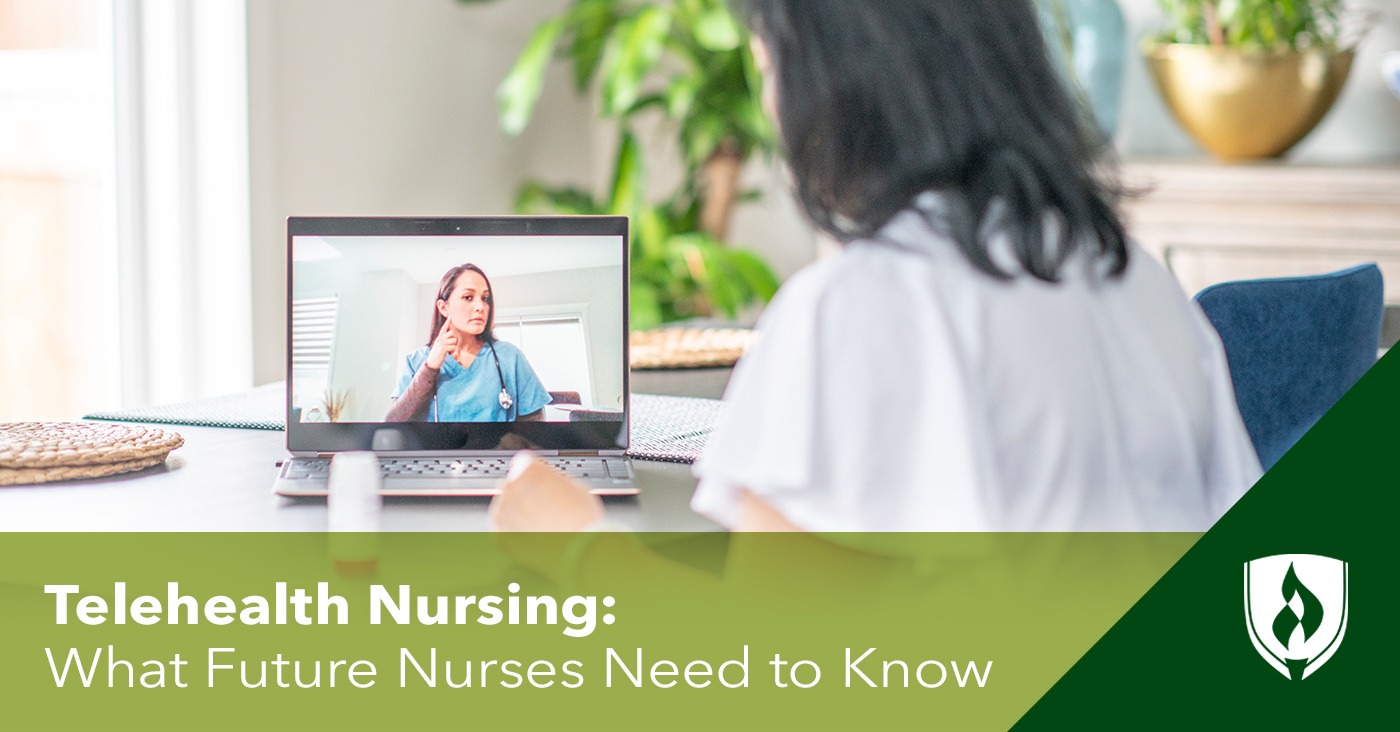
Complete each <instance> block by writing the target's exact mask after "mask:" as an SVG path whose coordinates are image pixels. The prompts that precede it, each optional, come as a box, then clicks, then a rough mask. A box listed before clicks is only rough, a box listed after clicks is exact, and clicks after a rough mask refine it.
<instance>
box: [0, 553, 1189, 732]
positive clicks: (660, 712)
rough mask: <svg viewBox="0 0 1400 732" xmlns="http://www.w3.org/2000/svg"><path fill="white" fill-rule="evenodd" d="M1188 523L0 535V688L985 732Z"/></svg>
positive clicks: (46, 694)
mask: <svg viewBox="0 0 1400 732" xmlns="http://www.w3.org/2000/svg"><path fill="white" fill-rule="evenodd" d="M1197 538H1198V536H1197V535H1146V536H1144V535H1132V534H1081V535H1067V534H1038V535H976V534H954V535H944V536H914V535H878V536H860V535H836V536H826V537H823V538H822V539H816V538H813V537H810V536H804V535H797V534H773V535H736V536H733V537H729V536H726V535H721V534H716V535H627V534H598V535H580V536H560V535H514V536H508V537H507V536H495V535H472V534H457V535H451V534H422V535H416V534H389V535H381V536H377V537H373V536H356V535H350V536H344V535H341V536H332V537H330V539H329V540H328V537H327V536H326V535H324V534H292V535H288V534H85V535H68V534H21V535H7V536H0V607H3V622H0V690H3V691H0V699H3V712H2V713H3V715H4V718H5V720H6V724H5V726H6V727H7V728H9V729H39V728H48V729H75V728H104V729H106V728H119V729H124V728H130V729H162V728H170V727H180V728H190V727H194V728H199V729H248V728H250V727H252V728H272V729H281V728H288V727H293V726H305V725H316V726H318V727H321V726H327V727H328V726H331V725H341V726H343V727H344V728H347V729H364V728H374V727H391V726H399V725H403V724H409V723H411V724H414V725H424V724H434V725H436V724H442V725H453V726H458V727H470V726H477V725H486V724H510V725H515V726H516V727H517V728H525V729H532V728H539V727H542V726H545V725H563V726H568V727H569V728H584V729H592V728H609V729H615V728H619V727H622V728H648V729H652V728H657V727H661V728H667V729H714V728H716V727H718V726H738V727H740V728H749V727H756V726H764V727H773V726H779V725H780V726H782V727H784V728H786V727H797V726H805V727H811V728H821V729H828V728H833V727H845V726H866V725H870V724H872V723H873V724H879V725H881V726H882V727H892V728H906V727H924V728H926V727H929V726H941V727H947V728H951V729H1005V728H1006V727H1008V726H1010V725H1011V724H1012V723H1014V721H1015V720H1016V719H1017V718H1018V717H1020V716H1021V715H1022V714H1023V713H1024V712H1025V710H1027V709H1028V708H1029V707H1030V706H1031V705H1032V704H1033V703H1034V702H1035V700H1036V699H1037V698H1039V697H1040V696H1041V695H1042V694H1043V693H1044V692H1045V691H1046V690H1047V689H1048V688H1050V686H1051V685H1052V684H1053V683H1054V682H1055V681H1056V680H1057V679H1058V678H1060V677H1061V676H1062V675H1063V674H1064V672H1065V671H1066V670H1067V669H1068V668H1069V667H1070V666H1071V665H1072V664H1073V663H1074V661H1075V660H1076V659H1077V658H1079V657H1080V655H1082V654H1083V653H1084V651H1085V650H1086V649H1087V648H1089V647H1090V646H1091V645H1092V644H1093V643H1094V641H1095V640H1097V639H1098V638H1099V637H1100V636H1101V635H1102V634H1103V633H1104V631H1105V630H1106V629H1107V628H1108V627H1110V626H1111V625H1112V624H1113V622H1114V621H1116V620H1117V619H1118V618H1119V617H1120V616H1121V615H1122V614H1123V613H1124V612H1125V611H1126V610H1127V609H1128V607H1130V606H1131V605H1132V603H1133V602H1135V601H1136V600H1137V599H1138V598H1139V597H1140V596H1141V595H1142V594H1143V592H1145V591H1146V590H1147V588H1148V587H1150V586H1151V585H1152V584H1153V583H1154V582H1155V581H1156V580H1157V579H1158V578H1159V577H1160V576H1161V575H1162V573H1163V572H1165V571H1166V570H1167V569H1168V568H1169V567H1170V566H1171V565H1172V564H1173V563H1174V562H1175V561H1176V560H1177V559H1178V558H1179V557H1180V556H1181V555H1182V553H1183V552H1185V551H1186V550H1187V548H1189V547H1190V546H1191V544H1192V543H1193V542H1194V541H1195V540H1196V539H1197ZM845 547H861V549H860V550H859V551H857V550H853V549H848V548H845ZM871 547H878V553H872V551H871ZM347 557H349V558H350V559H349V560H346V558H347ZM527 567H534V568H535V569H528V568H527Z"/></svg>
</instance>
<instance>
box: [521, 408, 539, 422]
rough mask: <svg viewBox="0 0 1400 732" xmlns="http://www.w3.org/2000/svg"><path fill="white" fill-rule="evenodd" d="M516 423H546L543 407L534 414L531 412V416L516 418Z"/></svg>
mask: <svg viewBox="0 0 1400 732" xmlns="http://www.w3.org/2000/svg"><path fill="white" fill-rule="evenodd" d="M515 421H517V422H543V421H544V408H543V407H541V408H539V409H536V410H535V411H533V412H530V413H529V414H522V415H520V416H519V417H516V418H515Z"/></svg>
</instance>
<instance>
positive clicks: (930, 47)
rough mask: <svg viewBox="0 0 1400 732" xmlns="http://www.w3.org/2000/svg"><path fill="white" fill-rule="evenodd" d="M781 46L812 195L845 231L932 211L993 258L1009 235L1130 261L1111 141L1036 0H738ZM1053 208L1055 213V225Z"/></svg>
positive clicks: (840, 232) (960, 239)
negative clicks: (1080, 92) (1079, 90)
mask: <svg viewBox="0 0 1400 732" xmlns="http://www.w3.org/2000/svg"><path fill="white" fill-rule="evenodd" d="M736 2H737V7H738V8H739V11H740V12H741V13H743V14H745V15H746V17H747V18H748V21H749V25H750V26H751V27H752V28H753V31H754V33H755V34H756V35H758V36H759V37H760V38H761V39H762V40H763V41H764V43H765V45H766V46H767V48H768V50H769V54H770V56H771V57H772V61H773V66H774V73H775V74H776V79H777V99H778V105H777V106H778V116H779V118H780V120H781V122H780V128H781V131H782V144H783V148H784V150H785V153H786V156H787V159H788V162H789V164H790V165H791V168H792V173H793V178H794V185H795V188H796V195H797V198H798V199H799V200H800V202H801V204H802V206H803V208H805V209H806V212H807V215H808V216H809V217H810V218H811V220H812V221H813V222H814V223H815V224H816V225H817V226H818V227H819V228H821V229H822V230H824V231H826V232H828V233H830V234H831V235H833V236H834V237H836V238H837V239H838V240H839V241H842V242H848V241H852V240H855V239H862V238H870V237H873V236H874V235H875V234H876V233H877V232H878V231H879V230H880V229H881V228H882V227H883V226H884V225H885V224H886V223H887V222H888V221H889V220H890V219H891V218H892V217H893V216H894V215H895V214H897V213H899V212H900V211H902V210H905V209H908V208H910V206H911V203H912V202H913V201H914V199H915V198H916V197H917V196H918V195H919V194H920V193H923V192H925V191H938V192H941V193H943V194H945V197H944V201H945V205H942V206H936V207H929V208H928V209H927V210H925V209H920V210H921V211H922V212H923V215H924V216H925V217H926V218H927V219H929V222H930V224H932V225H933V226H934V227H935V228H936V229H937V230H939V231H942V232H944V233H945V234H947V235H948V236H949V237H951V238H952V239H953V240H954V241H955V242H956V243H957V246H958V248H959V249H960V250H961V251H962V253H963V254H964V255H965V256H966V257H967V258H968V260H969V261H971V262H972V264H973V265H974V266H975V267H976V268H977V269H979V270H981V271H983V272H985V273H987V274H989V275H991V276H993V277H997V278H1008V277H1010V276H1012V275H1014V274H1016V272H1014V271H1008V269H1014V268H1011V267H1009V265H1010V263H1009V262H1006V263H1005V265H1007V267H1005V268H1004V267H1003V266H1002V265H999V264H998V263H997V262H994V261H993V258H992V257H991V255H990V254H989V252H988V242H989V238H990V237H991V236H992V235H994V234H997V233H1000V234H1004V235H1006V236H1007V237H1008V238H1009V240H1010V243H1011V245H1012V251H1013V252H1014V255H1015V258H1016V260H1018V261H1019V265H1020V268H1023V269H1024V271H1025V272H1028V273H1029V274H1031V275H1033V276H1035V277H1037V278H1039V279H1042V280H1047V281H1056V280H1058V279H1059V276H1060V272H1061V269H1062V268H1063V266H1064V264H1065V261H1066V260H1067V259H1068V258H1069V257H1070V256H1071V255H1072V254H1074V253H1076V252H1084V253H1086V254H1088V255H1089V256H1090V257H1091V258H1094V259H1106V260H1107V261H1108V263H1109V265H1110V266H1109V271H1110V272H1112V273H1113V274H1114V275H1119V274H1122V273H1123V271H1124V270H1125V269H1126V268H1127V264H1128V246H1127V241H1126V239H1127V237H1126V234H1125V232H1124V230H1123V224H1122V223H1121V221H1120V220H1119V217H1118V211H1117V209H1118V202H1119V199H1120V198H1121V196H1122V189H1121V188H1120V186H1119V184H1118V182H1117V179H1116V172H1114V171H1115V167H1116V166H1115V161H1114V159H1113V156H1112V154H1111V146H1110V144H1109V142H1108V140H1107V139H1106V138H1105V136H1104V135H1102V134H1101V133H1100V132H1099V131H1098V127H1097V125H1096V124H1095V123H1094V122H1093V120H1092V116H1091V114H1090V113H1089V111H1088V109H1087V106H1086V105H1084V104H1082V103H1081V102H1079V101H1077V98H1076V97H1075V96H1073V95H1071V93H1070V92H1069V90H1068V88H1067V87H1066V85H1065V84H1064V83H1063V81H1062V79H1061V77H1060V75H1059V73H1058V72H1057V71H1056V69H1055V66H1054V64H1053V63H1052V62H1051V60H1050V56H1049V51H1048V46H1047V45H1046V43H1045V40H1044V36H1043V35H1042V34H1041V30H1040V26H1039V24H1038V22H1037V15H1036V12H1035V10H1034V9H1033V8H1032V5H1031V0H981V1H980V2H967V1H966V0H878V2H851V1H850V0H736ZM1048 222H1053V225H1051V226H1047V223H1048Z"/></svg>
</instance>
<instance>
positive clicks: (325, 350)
mask: <svg viewBox="0 0 1400 732" xmlns="http://www.w3.org/2000/svg"><path fill="white" fill-rule="evenodd" d="M338 304H339V297H338V296H336V295H330V296H328V297H311V298H305V299H302V300H293V301H292V395H293V398H295V399H296V401H297V403H296V404H294V405H292V406H293V408H295V409H300V410H301V411H300V415H301V421H303V422H328V421H331V418H332V417H339V415H338V414H334V415H333V414H330V411H331V407H333V406H334V405H333V404H328V403H327V402H334V401H336V400H335V399H331V398H329V397H330V395H328V394H327V393H326V389H327V385H328V384H330V371H331V355H332V354H333V352H334V350H335V321H336V310H337V306H338Z"/></svg>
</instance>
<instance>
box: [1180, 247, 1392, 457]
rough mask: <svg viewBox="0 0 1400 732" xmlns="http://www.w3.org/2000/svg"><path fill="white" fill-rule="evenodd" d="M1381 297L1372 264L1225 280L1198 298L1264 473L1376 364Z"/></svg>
mask: <svg viewBox="0 0 1400 732" xmlns="http://www.w3.org/2000/svg"><path fill="white" fill-rule="evenodd" d="M1384 298H1385V293H1384V281H1383V280H1382V278H1381V271H1380V268H1378V267H1377V266H1376V265H1374V264H1365V265H1361V266H1358V267H1352V268H1351V269H1345V270H1342V271H1340V272H1334V273H1332V274H1325V275H1317V276H1313V277H1281V278H1276V279H1261V280H1243V281H1239V282H1223V283H1221V284H1218V285H1212V286H1210V287H1207V288H1206V289H1204V290H1202V291H1201V292H1200V293H1199V294H1197V295H1196V301H1197V302H1198V303H1200V305H1201V309H1202V310H1204V311H1205V314H1206V317H1207V318H1209V319H1210V322H1211V323H1212V324H1214V325H1215V329H1216V331H1218V332H1219V333H1220V340H1221V342H1223V343H1224V345H1225V356H1226V358H1227V359H1228V360H1229V363H1230V378H1231V379H1232V380H1233V381H1234V386H1235V399H1236V401H1237V402H1238V403H1239V407H1240V415H1241V416H1242V417H1244V424H1245V427H1246V428H1247V429H1248V430H1249V436H1250V439H1252V440H1253V441H1254V449H1255V451H1256V452H1258V453H1259V462H1260V463H1262V464H1263V466H1264V469H1265V470H1267V469H1269V468H1270V467H1271V466H1272V465H1273V464H1274V463H1275V462H1277V461H1278V459H1279V458H1280V457H1282V456H1283V453H1285V452H1287V451H1288V449H1289V448H1290V447H1292V446H1293V444H1294V443H1295V442H1297V441H1298V438H1300V437H1302V436H1303V433H1305V432H1307V431H1308V429H1310V428H1311V427H1312V426H1313V424H1314V423H1316V422H1317V420H1318V419H1319V418H1320V417H1322V415H1323V413H1324V412H1326V411H1327V410H1328V409H1331V408H1332V405H1333V404H1336V403H1337V400H1338V399H1340V398H1341V397H1342V395H1343V394H1345V393H1346V391H1347V390H1348V389H1350V388H1351V387H1352V385H1353V384H1355V383H1356V382H1357V380H1359V379H1360V378H1361V376H1362V375H1363V374H1365V373H1366V370H1367V369H1369V368H1370V367H1371V366H1372V365H1374V364H1375V362H1376V352H1377V347H1378V345H1379V343H1380V337H1381V314H1382V310H1383V307H1384V305H1383V302H1384Z"/></svg>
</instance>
